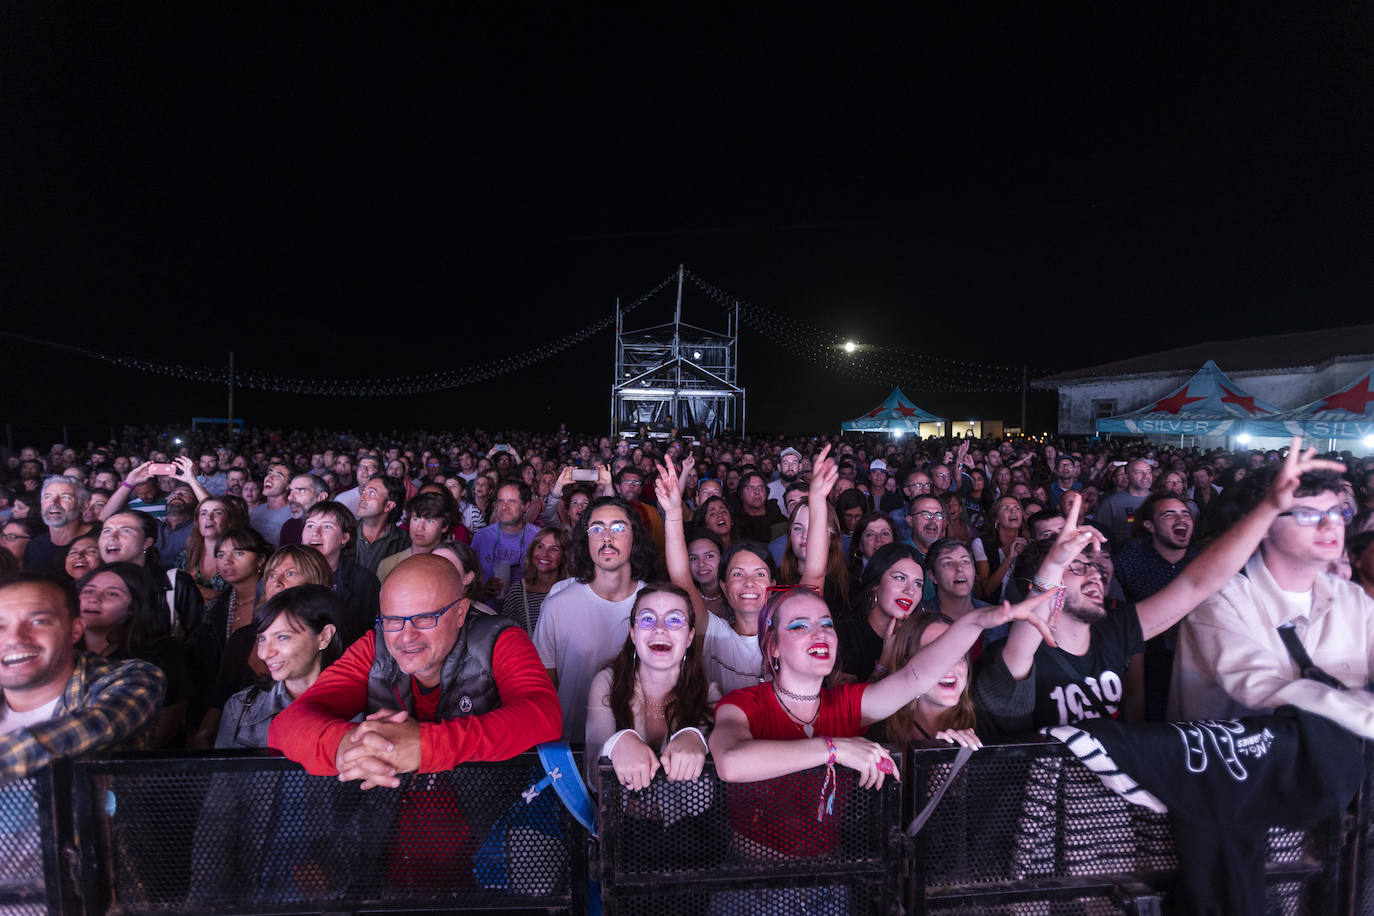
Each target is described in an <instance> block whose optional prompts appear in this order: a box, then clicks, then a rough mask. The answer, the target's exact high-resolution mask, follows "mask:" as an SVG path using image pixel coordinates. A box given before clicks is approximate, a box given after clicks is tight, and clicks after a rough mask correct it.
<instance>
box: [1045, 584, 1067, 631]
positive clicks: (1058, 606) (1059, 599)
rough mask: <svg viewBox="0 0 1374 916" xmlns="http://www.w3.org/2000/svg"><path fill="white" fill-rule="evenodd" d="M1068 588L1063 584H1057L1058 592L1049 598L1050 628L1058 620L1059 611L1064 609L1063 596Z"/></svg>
mask: <svg viewBox="0 0 1374 916" xmlns="http://www.w3.org/2000/svg"><path fill="white" fill-rule="evenodd" d="M1068 593H1069V590H1068V589H1066V588H1064V586H1062V585H1061V586H1059V589H1058V593H1057V594H1056V595H1055V596H1054V598H1052V599H1051V600H1050V619H1049V621H1048V623H1049V625H1050V627H1051V629H1052V628H1053V627H1054V625H1055V624H1056V623H1058V622H1059V612H1060V611H1062V610H1064V598H1065V597H1066V596H1067V595H1068Z"/></svg>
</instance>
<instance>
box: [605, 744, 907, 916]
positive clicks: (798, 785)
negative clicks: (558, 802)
mask: <svg viewBox="0 0 1374 916" xmlns="http://www.w3.org/2000/svg"><path fill="white" fill-rule="evenodd" d="M824 774H825V768H824V767H821V768H817V769H813V770H807V771H804V772H801V773H795V774H793V775H790V776H784V777H781V778H779V779H772V780H767V781H764V782H756V783H722V782H721V781H720V779H719V778H718V777H717V776H716V772H715V768H714V766H713V765H712V764H711V763H710V762H709V761H708V762H707V764H706V768H705V770H704V771H703V772H702V775H701V777H700V778H698V779H697V780H695V781H693V782H678V783H670V782H668V781H667V780H666V779H665V778H664V776H663V774H662V773H661V772H660V774H659V775H658V776H657V777H656V778H655V779H654V782H653V783H652V784H651V785H650V786H649V787H648V788H646V789H644V790H642V791H639V792H631V791H629V790H627V789H625V788H624V787H623V786H621V785H620V783H619V782H617V781H616V778H615V771H614V769H612V767H611V764H610V761H609V760H607V759H606V758H602V759H601V762H600V768H599V776H600V784H601V788H602V791H601V796H600V810H599V818H600V834H601V836H600V844H599V854H598V862H597V865H596V870H595V872H594V874H596V875H597V876H598V878H599V880H600V882H601V902H602V906H603V908H604V911H605V912H606V913H608V914H636V913H651V914H654V916H675V914H689V913H703V914H711V916H725V914H740V916H757V914H767V913H777V914H787V916H792V914H796V913H828V914H839V916H849V914H856V913H887V912H895V911H896V909H897V906H898V885H897V876H898V873H899V871H900V867H901V836H900V832H899V830H898V816H899V814H900V807H901V788H900V786H899V785H898V784H897V783H896V782H895V781H894V780H892V779H888V780H886V781H885V782H884V784H883V787H882V789H881V790H877V791H873V790H866V789H860V788H859V787H858V786H857V784H856V781H855V774H854V773H853V771H850V770H845V769H843V768H837V769H836V776H837V779H838V786H837V791H836V793H835V801H834V806H833V808H832V809H831V810H830V811H828V812H827V811H826V808H825V802H824V798H823V797H822V794H821V788H822V782H823V780H824Z"/></svg>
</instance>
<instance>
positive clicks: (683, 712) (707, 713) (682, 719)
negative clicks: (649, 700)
mask: <svg viewBox="0 0 1374 916" xmlns="http://www.w3.org/2000/svg"><path fill="white" fill-rule="evenodd" d="M650 595H673V596H674V597H677V598H681V599H682V606H683V607H684V608H685V609H686V612H687V619H688V620H691V618H692V599H691V598H689V597H688V596H687V593H686V592H685V591H683V590H682V589H680V588H678V587H677V586H676V585H672V584H669V583H667V582H655V583H652V584H650V585H646V586H644V587H643V588H641V589H640V590H639V594H638V595H636V596H635V605H634V610H632V611H631V612H630V627H631V629H632V630H633V628H634V626H635V618H636V617H637V616H638V614H639V606H640V604H642V603H643V601H644V599H645V598H647V597H649V596H650ZM688 632H689V633H691V632H692V631H691V630H689V631H688ZM608 667H609V668H610V669H611V695H610V705H611V713H612V715H614V716H615V727H616V729H617V730H619V729H624V728H634V724H635V723H634V708H633V706H632V705H631V701H632V700H633V699H634V693H635V680H636V676H637V674H638V668H639V662H638V660H637V659H636V658H635V644H634V638H633V636H632V635H631V634H630V633H626V634H625V645H623V646H621V647H620V652H619V653H617V654H616V656H615V658H613V659H611V663H610V665H609V666H608ZM706 689H707V685H706V673H705V672H704V671H703V670H702V666H701V665H700V664H698V663H697V649H696V640H695V639H690V638H689V639H688V640H687V654H686V656H684V657H683V659H682V664H681V665H680V666H679V667H678V675H677V683H676V684H674V685H673V689H672V690H671V691H669V693H668V696H667V697H665V698H664V701H663V717H664V719H665V727H666V728H667V729H668V733H669V734H672V733H673V732H675V731H678V730H679V729H683V728H687V727H688V726H702V725H710V724H711V722H712V721H713V716H712V712H711V704H710V703H708V702H707V700H706Z"/></svg>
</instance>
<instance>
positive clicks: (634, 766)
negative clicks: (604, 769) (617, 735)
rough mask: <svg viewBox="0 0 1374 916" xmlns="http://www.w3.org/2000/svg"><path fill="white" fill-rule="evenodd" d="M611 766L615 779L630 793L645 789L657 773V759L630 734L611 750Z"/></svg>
mask: <svg viewBox="0 0 1374 916" xmlns="http://www.w3.org/2000/svg"><path fill="white" fill-rule="evenodd" d="M611 764H612V765H613V766H614V767H615V776H616V779H619V780H620V784H621V785H622V786H624V787H625V788H627V789H629V790H630V791H631V792H637V791H639V790H640V789H643V788H646V787H647V786H648V785H649V783H651V782H653V780H654V774H655V773H657V772H658V768H659V762H658V757H657V756H655V754H654V752H653V751H652V750H650V749H649V746H648V745H647V744H645V743H644V741H643V740H642V739H641V738H640V737H639V735H636V734H633V733H630V734H626V735H625V736H624V737H623V738H621V739H620V740H619V741H617V742H616V743H615V747H614V748H613V749H612V750H611Z"/></svg>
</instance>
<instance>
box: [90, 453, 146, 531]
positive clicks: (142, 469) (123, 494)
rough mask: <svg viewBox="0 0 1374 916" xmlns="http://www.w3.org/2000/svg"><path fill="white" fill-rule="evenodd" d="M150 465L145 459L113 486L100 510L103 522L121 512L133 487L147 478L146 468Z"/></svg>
mask: <svg viewBox="0 0 1374 916" xmlns="http://www.w3.org/2000/svg"><path fill="white" fill-rule="evenodd" d="M150 465H152V462H151V461H145V462H143V463H142V464H140V465H139V466H138V467H136V468H134V469H133V470H131V471H129V474H128V476H126V477H125V478H124V480H123V482H121V483H120V485H119V486H117V487H115V488H114V492H113V493H111V494H110V498H109V500H108V501H106V503H105V507H104V508H103V509H101V510H100V520H101V521H102V522H103V521H105V520H106V519H108V518H109V517H110V516H112V515H114V514H116V513H118V512H123V511H124V507H125V506H126V505H128V503H129V496H130V494H132V493H133V492H134V487H136V486H138V485H139V484H141V483H143V481H145V480H147V479H148V468H149V466H150Z"/></svg>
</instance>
